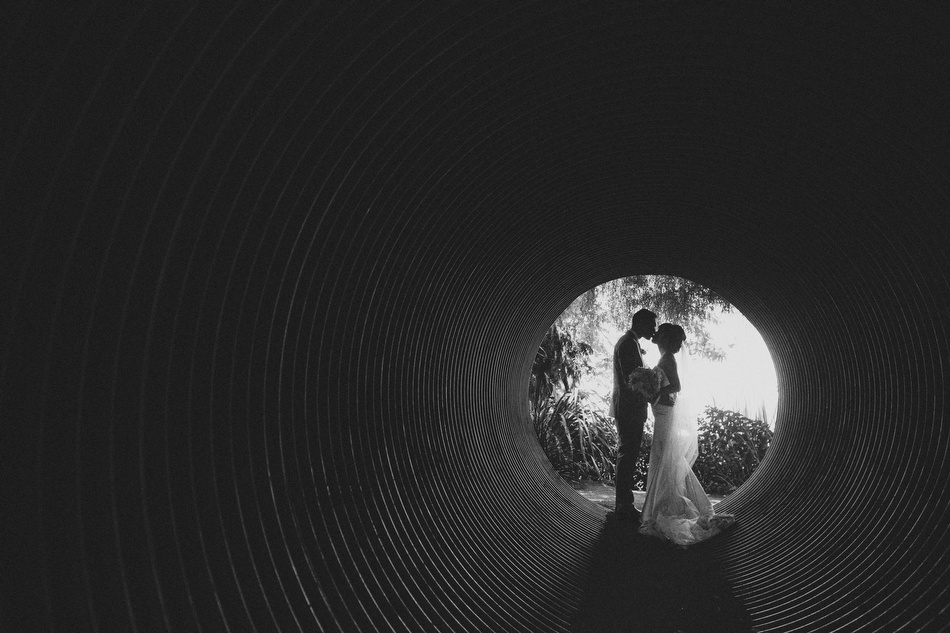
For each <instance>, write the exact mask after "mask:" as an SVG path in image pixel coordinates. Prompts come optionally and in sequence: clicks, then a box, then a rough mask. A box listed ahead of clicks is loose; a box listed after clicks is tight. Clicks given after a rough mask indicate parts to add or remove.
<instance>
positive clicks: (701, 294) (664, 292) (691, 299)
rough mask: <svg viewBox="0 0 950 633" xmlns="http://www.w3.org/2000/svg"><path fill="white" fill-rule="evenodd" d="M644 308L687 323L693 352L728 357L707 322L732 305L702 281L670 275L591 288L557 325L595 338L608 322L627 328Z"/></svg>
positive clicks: (588, 338) (582, 336)
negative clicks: (639, 310) (711, 332)
mask: <svg viewBox="0 0 950 633" xmlns="http://www.w3.org/2000/svg"><path fill="white" fill-rule="evenodd" d="M640 308H648V309H650V310H653V311H654V312H656V313H657V315H658V317H659V322H661V323H662V322H665V321H669V322H672V323H678V324H679V325H681V326H683V329H685V330H686V332H687V333H688V335H689V338H688V339H687V342H686V346H687V347H688V348H689V350H690V353H692V354H694V355H699V356H705V357H706V358H710V359H713V360H721V359H722V358H723V357H724V356H725V352H724V351H723V350H722V349H720V348H718V347H715V346H714V345H713V343H712V341H711V340H710V338H709V332H708V331H707V330H706V327H705V324H706V323H707V322H708V321H710V320H711V319H713V318H714V316H713V310H714V309H715V308H719V309H721V310H722V311H723V312H729V311H730V310H731V309H732V304H730V303H729V302H728V301H726V300H725V299H723V298H722V297H720V296H719V295H717V294H716V293H715V292H713V291H712V290H710V289H709V288H707V287H705V286H703V285H700V284H698V283H695V282H693V281H689V280H688V279H682V278H680V277H673V276H670V275H637V276H633V277H623V278H621V279H614V280H612V281H608V282H607V283H604V284H601V285H600V286H596V287H594V288H591V289H590V290H588V291H587V292H585V293H584V294H582V295H581V296H580V297H578V298H577V299H575V300H574V302H573V303H572V304H571V305H570V306H568V308H567V309H566V310H565V311H564V313H563V314H561V316H560V317H558V320H557V321H556V324H557V325H559V326H560V327H561V329H562V330H567V331H570V332H571V333H572V334H573V335H574V336H575V337H577V338H579V339H582V340H586V341H597V340H599V332H600V330H601V329H602V328H603V327H604V326H605V325H608V324H609V325H612V326H613V327H615V328H618V329H620V330H622V331H623V330H626V329H628V328H629V327H630V321H631V318H632V316H633V313H634V312H636V311H637V310H638V309H640ZM598 351H599V352H600V351H603V352H609V351H610V350H598Z"/></svg>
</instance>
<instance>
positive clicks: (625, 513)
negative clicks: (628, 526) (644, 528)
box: [614, 503, 640, 523]
mask: <svg viewBox="0 0 950 633" xmlns="http://www.w3.org/2000/svg"><path fill="white" fill-rule="evenodd" d="M614 515H615V516H617V517H618V518H620V519H623V520H625V521H636V522H637V523H639V522H640V512H639V511H638V510H637V509H636V508H635V507H634V506H633V504H632V503H630V504H623V505H619V506H617V509H616V510H614Z"/></svg>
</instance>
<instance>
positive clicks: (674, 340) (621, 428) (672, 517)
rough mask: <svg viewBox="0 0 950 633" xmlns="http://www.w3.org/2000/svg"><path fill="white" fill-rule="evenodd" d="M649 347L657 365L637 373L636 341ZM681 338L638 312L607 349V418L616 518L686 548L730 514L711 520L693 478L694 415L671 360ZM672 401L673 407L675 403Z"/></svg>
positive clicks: (725, 524)
mask: <svg viewBox="0 0 950 633" xmlns="http://www.w3.org/2000/svg"><path fill="white" fill-rule="evenodd" d="M641 338H642V339H646V340H648V341H653V342H654V343H656V345H657V347H658V348H659V351H660V360H659V362H658V363H657V366H656V367H654V368H653V369H652V370H651V369H649V368H646V367H644V365H643V354H644V351H643V349H641V347H640V339H641ZM685 341H686V332H685V331H684V330H683V328H682V327H680V326H678V325H674V324H672V323H664V324H662V325H661V326H660V327H659V328H657V326H656V314H655V313H653V312H651V311H650V310H646V309H642V310H639V311H637V313H636V314H634V315H633V323H632V326H631V328H630V329H629V330H627V332H626V333H625V334H624V335H623V336H621V337H620V340H619V341H617V345H616V347H614V389H613V395H612V397H611V401H610V414H611V415H612V416H613V417H614V419H615V420H616V422H617V432H618V435H619V436H620V446H619V449H618V451H617V472H616V494H617V506H616V510H615V512H616V514H617V516H619V517H621V518H624V519H630V520H639V522H640V528H639V529H640V532H641V533H642V534H646V535H648V536H653V537H657V538H660V539H664V540H670V541H672V542H674V543H676V544H678V545H689V544H691V543H696V542H699V541H702V540H705V539H708V538H710V537H712V536H715V535H716V534H718V533H720V532H721V531H723V530H725V529H727V528H729V527H731V526H732V525H733V524H734V523H735V517H733V516H732V515H729V514H716V513H714V512H713V508H712V503H711V502H710V501H709V498H708V497H707V496H706V493H705V491H704V490H703V487H702V485H701V484H700V483H699V480H698V479H697V478H696V475H695V474H694V473H693V469H692V466H693V463H694V462H695V461H696V458H697V457H698V456H699V453H698V447H697V429H696V417H695V416H696V413H697V411H696V409H695V408H694V407H692V406H689V405H688V404H687V403H685V402H684V401H683V400H684V397H683V394H682V393H681V382H680V371H679V368H678V367H677V362H676V357H675V356H674V355H675V354H676V353H677V352H679V351H680V349H681V348H682V346H683V343H684V342H685ZM677 401H679V404H677ZM648 406H652V407H653V418H654V421H653V445H652V448H651V449H650V463H649V467H648V469H647V491H646V498H645V500H644V503H643V507H642V511H641V512H638V511H637V509H636V507H635V506H634V496H633V484H634V481H635V479H636V470H637V457H638V455H639V453H640V443H641V441H642V439H643V425H644V423H645V422H646V419H647V407H648Z"/></svg>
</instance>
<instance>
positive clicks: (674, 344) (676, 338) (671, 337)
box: [653, 323, 686, 354]
mask: <svg viewBox="0 0 950 633" xmlns="http://www.w3.org/2000/svg"><path fill="white" fill-rule="evenodd" d="M653 341H654V342H655V343H656V344H657V345H662V346H663V347H664V348H665V349H668V350H669V351H671V352H673V353H674V354H675V353H676V352H678V351H680V348H681V347H682V346H683V343H684V342H685V341H686V331H685V330H684V329H683V328H682V327H680V326H679V325H676V324H675V323H663V324H661V325H660V327H658V328H657V329H656V334H655V335H654V336H653Z"/></svg>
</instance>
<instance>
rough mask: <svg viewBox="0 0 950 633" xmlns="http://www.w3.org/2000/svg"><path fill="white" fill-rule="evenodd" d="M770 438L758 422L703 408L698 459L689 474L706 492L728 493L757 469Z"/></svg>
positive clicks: (700, 419) (767, 428)
mask: <svg viewBox="0 0 950 633" xmlns="http://www.w3.org/2000/svg"><path fill="white" fill-rule="evenodd" d="M772 435H773V432H772V430H771V429H770V428H769V427H768V425H767V424H766V423H765V422H763V421H761V420H752V419H750V418H747V417H746V416H744V415H742V414H741V413H737V412H735V411H728V410H725V409H719V408H717V407H709V406H707V407H706V409H705V411H704V413H703V416H702V417H700V418H699V438H698V439H699V457H698V458H697V459H696V463H695V464H693V472H695V473H696V477H698V478H699V481H700V482H701V483H702V485H703V488H704V489H705V490H706V492H708V493H715V494H729V493H731V492H732V491H733V490H735V489H736V488H738V487H739V486H741V485H742V484H743V483H745V481H746V480H747V479H748V478H749V477H750V476H751V475H752V472H753V471H754V470H755V469H756V467H758V465H759V462H761V461H762V458H764V457H765V452H766V451H767V450H768V448H769V444H770V443H771V441H772Z"/></svg>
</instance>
